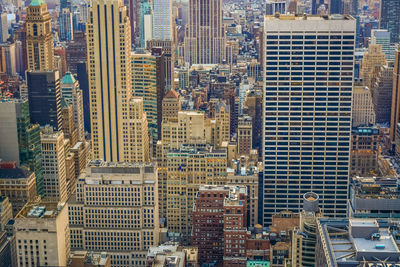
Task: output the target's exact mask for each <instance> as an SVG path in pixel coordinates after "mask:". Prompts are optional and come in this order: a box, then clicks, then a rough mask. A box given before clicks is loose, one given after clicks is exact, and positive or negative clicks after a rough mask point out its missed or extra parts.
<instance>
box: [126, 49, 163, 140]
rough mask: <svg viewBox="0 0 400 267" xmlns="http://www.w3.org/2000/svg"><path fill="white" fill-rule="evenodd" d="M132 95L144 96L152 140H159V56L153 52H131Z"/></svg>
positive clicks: (144, 105) (144, 106) (144, 107)
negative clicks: (152, 53)
mask: <svg viewBox="0 0 400 267" xmlns="http://www.w3.org/2000/svg"><path fill="white" fill-rule="evenodd" d="M131 63H132V65H131V66H132V95H133V96H135V97H142V98H143V109H144V111H145V112H146V116H147V122H148V129H149V135H150V137H151V140H152V142H157V140H158V124H157V122H158V108H157V107H158V105H157V99H158V94H159V93H160V92H159V91H158V90H157V89H158V88H157V75H158V74H157V58H156V57H155V56H153V55H151V53H145V52H136V53H133V52H132V54H131Z"/></svg>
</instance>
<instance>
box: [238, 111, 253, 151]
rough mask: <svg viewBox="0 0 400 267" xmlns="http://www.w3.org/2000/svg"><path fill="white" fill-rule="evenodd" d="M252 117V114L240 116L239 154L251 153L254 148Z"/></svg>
mask: <svg viewBox="0 0 400 267" xmlns="http://www.w3.org/2000/svg"><path fill="white" fill-rule="evenodd" d="M252 138H253V131H252V119H251V117H250V116H242V117H239V120H238V135H237V153H238V154H239V155H250V150H251V149H252V143H251V141H252Z"/></svg>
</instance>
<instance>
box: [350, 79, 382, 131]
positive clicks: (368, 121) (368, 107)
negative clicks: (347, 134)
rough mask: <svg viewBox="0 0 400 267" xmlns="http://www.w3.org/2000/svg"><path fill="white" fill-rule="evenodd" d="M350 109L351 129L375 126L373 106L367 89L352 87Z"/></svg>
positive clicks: (369, 91)
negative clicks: (351, 110) (351, 112)
mask: <svg viewBox="0 0 400 267" xmlns="http://www.w3.org/2000/svg"><path fill="white" fill-rule="evenodd" d="M352 108H353V114H352V127H357V126H360V125H373V124H375V118H376V115H375V110H374V104H373V102H372V95H371V90H370V89H369V88H368V87H365V86H354V89H353V106H352Z"/></svg>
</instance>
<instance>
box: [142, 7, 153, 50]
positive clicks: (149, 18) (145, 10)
mask: <svg viewBox="0 0 400 267" xmlns="http://www.w3.org/2000/svg"><path fill="white" fill-rule="evenodd" d="M151 39H153V12H152V4H151V2H150V1H143V2H141V3H140V47H141V48H145V47H146V42H147V41H148V40H151Z"/></svg>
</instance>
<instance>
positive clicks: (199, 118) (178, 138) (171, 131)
mask: <svg viewBox="0 0 400 267" xmlns="http://www.w3.org/2000/svg"><path fill="white" fill-rule="evenodd" d="M161 136H162V138H161V140H159V141H158V142H157V167H158V186H159V189H158V191H159V193H158V194H159V197H160V198H159V204H160V217H161V218H166V216H167V215H166V214H167V176H168V168H167V167H168V162H167V154H168V150H169V149H179V148H180V146H181V145H182V144H205V143H206V134H205V125H204V113H203V112H194V111H180V112H178V115H177V116H176V117H175V118H170V120H165V121H163V123H162V133H161Z"/></svg>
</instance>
